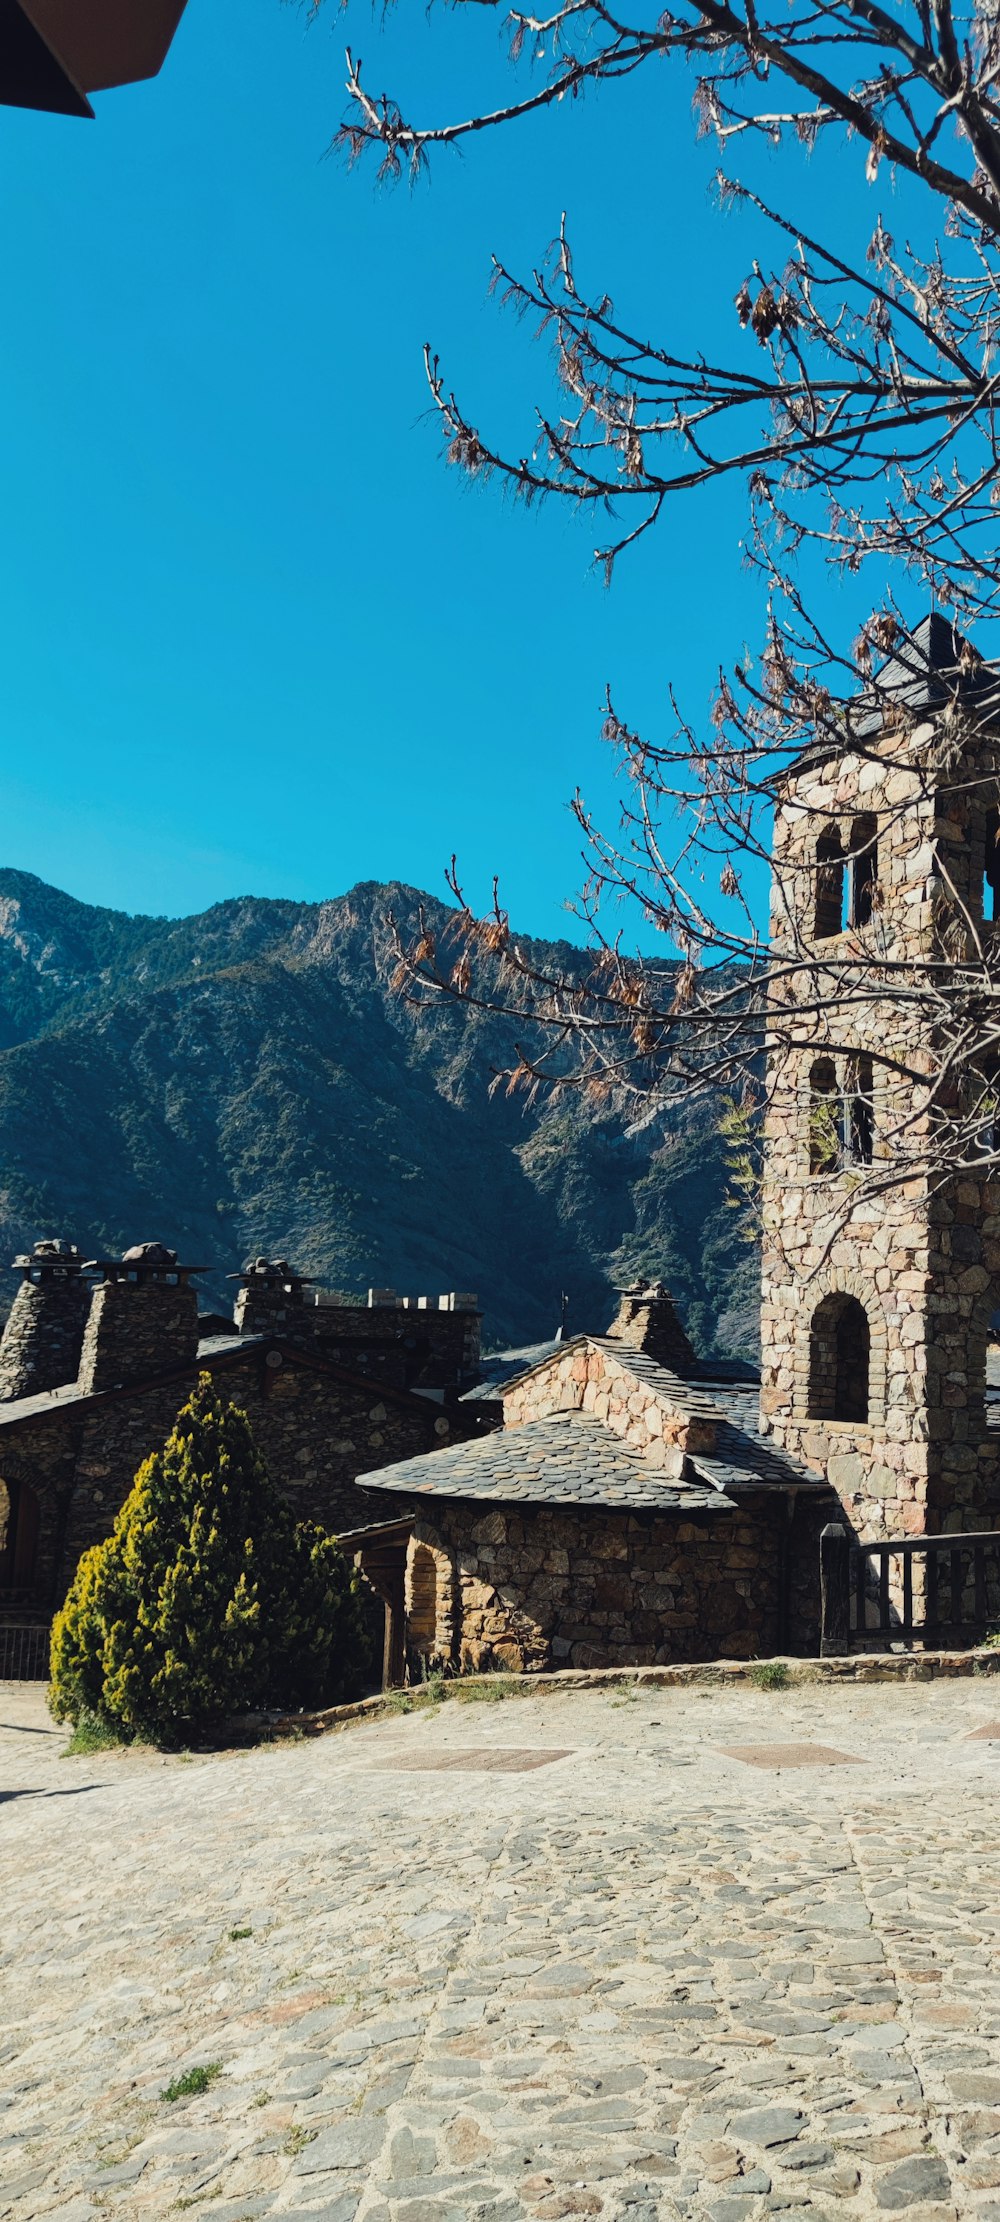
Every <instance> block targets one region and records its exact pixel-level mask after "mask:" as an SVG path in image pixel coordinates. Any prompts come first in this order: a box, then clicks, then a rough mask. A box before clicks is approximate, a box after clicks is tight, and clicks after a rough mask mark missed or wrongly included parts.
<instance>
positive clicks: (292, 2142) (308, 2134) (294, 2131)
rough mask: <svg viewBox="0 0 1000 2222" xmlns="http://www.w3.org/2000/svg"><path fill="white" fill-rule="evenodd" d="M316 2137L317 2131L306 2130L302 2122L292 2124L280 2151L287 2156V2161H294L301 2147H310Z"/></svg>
mask: <svg viewBox="0 0 1000 2222" xmlns="http://www.w3.org/2000/svg"><path fill="white" fill-rule="evenodd" d="M318 2136H319V2131H318V2130H316V2129H307V2128H306V2126H305V2123H304V2122H293V2124H292V2127H291V2129H290V2130H289V2132H288V2135H287V2137H286V2139H285V2142H284V2144H283V2145H282V2148H281V2150H282V2152H283V2153H287V2154H288V2158H289V2160H294V2159H295V2155H296V2153H300V2152H301V2151H302V2149H303V2146H305V2145H311V2144H312V2143H313V2141H314V2139H315V2138H316V2137H318Z"/></svg>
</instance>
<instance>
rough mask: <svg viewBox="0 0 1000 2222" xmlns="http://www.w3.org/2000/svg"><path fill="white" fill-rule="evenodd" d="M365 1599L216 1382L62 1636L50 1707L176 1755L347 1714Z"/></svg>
mask: <svg viewBox="0 0 1000 2222" xmlns="http://www.w3.org/2000/svg"><path fill="white" fill-rule="evenodd" d="M360 1590H361V1584H360V1577H358V1576H357V1575H355V1574H354V1572H353V1569H352V1568H351V1567H350V1566H349V1565H348V1563H347V1561H346V1559H345V1558H344V1556H343V1554H342V1552H341V1551H340V1550H339V1548H338V1546H337V1543H336V1540H335V1538H334V1537H333V1536H331V1535H327V1534H326V1532H325V1531H324V1530H323V1529H322V1528H319V1527H315V1526H313V1525H311V1524H308V1523H304V1522H299V1523H297V1522H296V1521H295V1519H294V1516H293V1514H292V1512H291V1511H290V1509H289V1507H288V1505H287V1504H286V1502H285V1499H284V1498H283V1497H282V1496H281V1494H280V1492H279V1491H278V1490H277V1489H276V1488H275V1487H274V1486H273V1484H272V1483H271V1481H270V1480H269V1478H268V1475H267V1472H266V1470H265V1467H264V1463H263V1460H262V1459H261V1457H260V1454H259V1452H258V1451H257V1449H256V1447H255V1444H254V1440H253V1435H252V1432H251V1428H250V1422H249V1420H248V1419H247V1416H246V1413H245V1412H241V1411H239V1410H237V1408H236V1407H235V1406H234V1405H232V1404H228V1403H224V1402H223V1401H222V1400H221V1399H220V1398H219V1397H218V1396H217V1395H216V1394H215V1391H214V1389H213V1386H212V1381H211V1377H210V1376H209V1375H208V1374H202V1376H201V1378H200V1380H199V1383H198V1387H197V1389H196V1390H195V1392H194V1395H193V1396H192V1397H191V1399H190V1401H189V1402H188V1403H187V1404H186V1405H185V1406H184V1408H183V1410H182V1411H181V1412H180V1413H179V1415H178V1418H177V1422H176V1425H175V1427H174V1429H173V1432H172V1434H171V1435H170V1436H169V1437H168V1439H167V1441H166V1443H165V1444H164V1446H163V1449H162V1450H159V1451H155V1452H154V1453H153V1456H152V1457H151V1458H147V1459H146V1461H145V1464H144V1465H142V1466H141V1467H140V1468H139V1472H138V1473H137V1475H136V1477H135V1481H134V1483H133V1486H132V1490H131V1493H130V1495H129V1496H128V1498H127V1499H126V1501H125V1503H124V1505H123V1506H122V1509H121V1511H120V1513H119V1515H118V1518H117V1520H116V1522H115V1526H114V1529H113V1531H112V1533H111V1535H110V1536H109V1537H108V1539H107V1541H106V1542H105V1543H99V1544H97V1545H95V1547H94V1548H93V1549H92V1550H90V1551H87V1552H85V1554H84V1556H83V1558H82V1559H81V1560H80V1564H79V1566H78V1568H77V1571H76V1576H75V1579H74V1581H73V1585H72V1587H71V1589H70V1592H69V1595H68V1597H67V1599H66V1603H65V1605H64V1606H63V1609H62V1611H61V1613H59V1614H58V1616H57V1618H56V1620H55V1623H54V1625H53V1629H52V1663H51V1682H50V1689H49V1704H50V1707H51V1709H52V1712H53V1713H54V1715H55V1717H56V1719H57V1720H67V1719H68V1720H71V1721H74V1722H77V1721H79V1720H80V1719H81V1717H82V1716H84V1715H89V1716H90V1717H91V1718H92V1719H94V1720H95V1721H105V1722H107V1723H109V1724H110V1725H114V1726H115V1727H117V1729H118V1731H119V1733H120V1734H122V1735H124V1736H125V1737H135V1736H144V1737H149V1738H151V1739H152V1740H153V1741H155V1742H160V1743H163V1742H178V1741H187V1740H189V1739H190V1738H191V1736H192V1735H197V1734H198V1733H203V1732H204V1731H205V1730H206V1729H207V1728H210V1727H211V1725H212V1724H213V1723H214V1722H217V1721H219V1720H220V1719H221V1718H223V1717H224V1716H225V1715H227V1714H231V1713H242V1712H248V1711H254V1710H256V1709H259V1708H263V1707H275V1706H280V1707H289V1708H291V1707H294V1706H303V1705H304V1706H308V1705H333V1704H336V1703H338V1702H339V1701H340V1700H341V1699H342V1698H345V1697H350V1696H354V1695H356V1694H357V1692H358V1691H359V1690H360V1689H361V1688H362V1687H363V1686H364V1683H365V1679H366V1675H367V1673H368V1671H369V1668H370V1663H371V1658H370V1638H369V1636H368V1634H367V1630H366V1626H365V1611H364V1604H363V1600H362V1596H361V1594H360Z"/></svg>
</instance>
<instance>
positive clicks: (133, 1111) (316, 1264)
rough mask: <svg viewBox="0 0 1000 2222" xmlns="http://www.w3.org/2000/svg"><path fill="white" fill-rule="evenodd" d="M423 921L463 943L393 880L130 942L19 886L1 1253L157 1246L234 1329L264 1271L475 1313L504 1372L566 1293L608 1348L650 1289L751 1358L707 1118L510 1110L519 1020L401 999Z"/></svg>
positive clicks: (435, 912)
mask: <svg viewBox="0 0 1000 2222" xmlns="http://www.w3.org/2000/svg"><path fill="white" fill-rule="evenodd" d="M421 906H422V907H423V909H424V911H425V912H426V914H427V915H428V917H429V919H430V922H431V923H432V925H433V926H434V927H435V930H436V931H437V932H438V933H441V932H442V931H446V929H447V926H448V922H449V916H450V915H451V914H449V912H448V911H447V910H446V908H445V907H444V906H443V905H442V904H439V903H435V902H434V901H433V900H431V899H430V898H428V897H425V896H421V895H420V894H418V893H417V892H416V891H415V890H414V889H412V888H407V887H402V886H399V885H395V884H393V885H387V886H382V885H379V884H377V883H374V882H366V883H364V884H363V885H361V886H358V887H355V888H353V889H352V890H351V892H350V893H349V894H347V895H343V896H340V897H337V898H335V899H334V900H332V901H330V902H325V903H317V904H310V903H293V902H279V901H263V900H258V899H256V898H253V897H245V898H240V899H238V900H234V901H232V902H226V903H219V904H217V905H215V907H214V908H213V909H211V910H209V911H205V912H204V913H203V914H202V915H201V916H199V917H195V918H183V919H166V918H144V917H138V918H131V917H127V916H125V915H124V914H123V913H121V912H118V911H112V910H103V909H98V908H95V907H92V906H90V905H88V904H86V903H79V902H76V901H74V900H73V898H72V897H70V896H68V895H63V894H61V893H59V891H58V890H57V889H55V888H51V887H47V886H46V885H45V884H44V882H43V881H41V880H38V879H34V878H33V877H31V875H30V874H28V873H24V872H16V871H2V870H0V1254H2V1252H3V1250H4V1249H6V1252H7V1254H8V1255H9V1256H11V1257H12V1256H13V1255H14V1252H15V1250H16V1249H21V1248H23V1247H24V1246H25V1244H27V1243H30V1242H31V1241H33V1240H34V1239H35V1238H36V1237H37V1236H39V1235H45V1234H61V1235H65V1236H68V1237H69V1238H71V1239H72V1240H74V1241H76V1242H78V1243H80V1244H81V1245H82V1246H83V1247H84V1248H85V1249H86V1250H87V1251H88V1252H89V1253H90V1254H107V1253H110V1254H115V1253H116V1252H118V1251H120V1250H121V1249H122V1248H124V1247H125V1246H126V1245H127V1244H129V1243H132V1242H137V1241H145V1240H149V1239H152V1238H158V1239H160V1240H163V1241H167V1242H169V1243H171V1244H172V1245H173V1246H174V1247H175V1248H176V1249H178V1250H179V1251H180V1253H181V1254H182V1256H183V1257H184V1258H185V1259H190V1260H191V1261H192V1262H193V1263H195V1264H201V1265H204V1266H205V1267H206V1268H208V1269H209V1270H208V1271H207V1272H206V1274H205V1278H204V1282H203V1286H204V1289H205V1292H206V1298H207V1300H208V1301H209V1302H214V1303H216V1304H219V1303H221V1302H223V1301H225V1300H226V1292H225V1279H224V1276H225V1275H226V1274H227V1273H228V1272H231V1271H233V1269H234V1268H235V1267H236V1266H237V1265H239V1263H240V1262H241V1260H242V1259H243V1258H244V1257H245V1256H247V1255H248V1254H250V1253H252V1252H257V1251H266V1252H268V1253H269V1254H272V1255H287V1256H289V1257H290V1258H291V1259H292V1260H293V1261H294V1263H295V1264H296V1266H297V1267H298V1269H299V1270H300V1271H303V1272H306V1273H309V1274H312V1275H314V1276H315V1277H316V1278H317V1279H319V1280H320V1281H322V1282H324V1283H325V1284H326V1285H328V1286H333V1287H339V1288H342V1289H346V1290H350V1291H355V1292H362V1291H364V1290H365V1289H366V1288H367V1287H368V1286H369V1285H375V1286H379V1287H381V1286H388V1287H395V1288H397V1289H399V1291H400V1292H401V1293H406V1294H420V1293H436V1292H437V1291H439V1290H442V1289H450V1288H454V1289H475V1290H477V1291H478V1293H479V1296H480V1299H481V1302H482V1304H483V1307H484V1313H485V1318H484V1339H485V1343H486V1346H487V1347H489V1346H490V1345H493V1346H497V1345H502V1344H504V1343H520V1342H528V1341H531V1340H535V1339H537V1338H540V1337H542V1336H544V1335H547V1334H550V1333H552V1332H554V1330H555V1328H556V1326H557V1325H558V1321H559V1305H560V1294H561V1292H562V1291H563V1290H565V1291H566V1292H567V1294H568V1297H569V1307H570V1308H569V1321H570V1326H571V1328H572V1327H573V1326H574V1325H577V1326H583V1325H585V1324H586V1325H589V1326H592V1327H595V1326H596V1327H601V1326H603V1325H604V1324H605V1321H606V1319H607V1318H608V1316H609V1314H610V1311H611V1309H612V1302H613V1300H612V1288H613V1285H614V1284H615V1282H617V1281H621V1280H622V1279H626V1278H632V1277H634V1275H635V1274H636V1273H638V1272H642V1273H649V1274H656V1275H659V1276H661V1277H662V1278H663V1279H665V1280H667V1281H668V1282H669V1283H670V1285H671V1286H672V1287H673V1289H674V1292H675V1294H676V1296H677V1298H678V1300H679V1302H680V1304H681V1307H682V1309H683V1310H684V1312H685V1315H686V1318H687V1321H688V1324H689V1328H690V1331H691V1333H692V1335H693V1337H694V1339H695V1341H696V1342H698V1343H699V1344H700V1345H701V1346H702V1347H703V1348H705V1349H709V1348H716V1349H719V1350H722V1351H725V1352H726V1353H731V1354H736V1355H747V1354H749V1353H750V1352H751V1351H752V1345H753V1337H754V1333H755V1324H756V1263H755V1260H754V1257H753V1253H752V1252H751V1251H749V1250H748V1249H747V1247H746V1246H745V1244H744V1243H743V1242H742V1241H741V1240H740V1238H739V1236H738V1235H737V1234H736V1232H735V1229H734V1221H735V1217H736V1215H735V1214H734V1213H733V1212H732V1211H730V1210H729V1209H728V1207H727V1205H726V1203H725V1190H726V1175H725V1165H724V1156H723V1150H722V1146H721V1144H720V1141H719V1138H718V1135H717V1133H716V1131H715V1120H714V1118H713V1116H712V1114H711V1112H710V1111H709V1110H707V1109H705V1108H704V1107H700V1108H698V1110H697V1111H694V1110H693V1111H692V1112H691V1113H689V1114H688V1115H687V1116H686V1117H684V1118H678V1117H675V1116H674V1117H670V1118H666V1117H664V1116H662V1115H657V1116H655V1117H653V1118H649V1119H647V1120H645V1122H643V1123H641V1124H639V1125H636V1126H633V1127H627V1126H625V1125H623V1124H622V1122H621V1120H620V1119H618V1118H617V1117H615V1116H613V1115H612V1114H611V1113H610V1112H608V1111H606V1110H605V1111H595V1110H594V1109H593V1108H592V1107H590V1106H588V1105H587V1104H586V1103H585V1102H584V1101H583V1100H582V1099H581V1098H579V1097H577V1096H576V1095H568V1094H566V1095H556V1096H554V1097H550V1098H549V1099H548V1100H547V1101H542V1102H536V1103H534V1104H531V1105H529V1104H527V1103H526V1102H525V1101H524V1100H523V1099H518V1098H516V1097H515V1098H510V1097H508V1096H506V1095H505V1094H504V1093H503V1091H498V1092H497V1093H496V1094H495V1095H491V1094H490V1079H491V1075H492V1073H493V1072H494V1070H495V1069H496V1068H497V1066H500V1065H505V1064H507V1063H509V1062H510V1061H511V1057H512V1033H511V1028H510V1024H509V1022H507V1021H504V1020H502V1019H500V1018H498V1017H496V1016H494V1015H493V1014H491V1013H482V1012H477V1011H474V1010H472V1009H470V1008H468V1007H466V1006H456V1005H453V1004H436V1005H435V1006H433V1007H432V1008H427V1007H426V1006H424V1007H418V1006H416V1005H414V1004H413V1003H412V1002H409V1001H407V1000H406V999H405V998H404V997H402V996H400V995H399V994H398V993H396V992H394V991H393V988H392V986H391V973H392V956H391V936H390V929H389V927H388V924H387V914H388V913H389V912H390V911H391V912H394V913H395V915H396V917H397V918H398V919H399V920H400V923H401V925H402V927H403V929H404V932H405V931H406V930H407V929H408V928H411V927H413V926H415V923H416V919H417V914H418V911H419V910H420V908H421ZM527 946H529V947H530V948H531V949H532V951H533V953H534V955H535V956H536V958H537V959H538V960H540V961H543V962H545V961H547V962H549V963H557V962H561V963H570V964H571V963H573V962H580V961H581V959H580V954H579V952H578V951H573V950H572V949H571V948H570V947H569V945H568V944H547V943H540V942H536V943H532V944H529V945H527ZM10 1288H11V1291H12V1289H13V1282H11V1284H10Z"/></svg>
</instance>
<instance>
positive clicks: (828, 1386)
mask: <svg viewBox="0 0 1000 2222" xmlns="http://www.w3.org/2000/svg"><path fill="white" fill-rule="evenodd" d="M870 1370H871V1330H870V1328H869V1325H868V1314H867V1312H866V1311H865V1308H864V1305H863V1304H859V1302H858V1299H857V1297H856V1296H847V1295H844V1294H841V1293H839V1292H838V1293H836V1294H834V1295H831V1296H824V1298H823V1301H822V1303H821V1304H817V1306H816V1310H815V1311H814V1313H813V1316H812V1320H811V1322H810V1326H809V1418H810V1419H812V1420H854V1421H855V1422H856V1423H857V1424H858V1425H859V1426H865V1425H867V1421H868V1406H869V1393H870V1392H869V1374H870Z"/></svg>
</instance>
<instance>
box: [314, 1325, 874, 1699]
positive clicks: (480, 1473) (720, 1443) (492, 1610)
mask: <svg viewBox="0 0 1000 2222" xmlns="http://www.w3.org/2000/svg"><path fill="white" fill-rule="evenodd" d="M499 1396H500V1398H501V1400H502V1405H503V1427H502V1429H501V1430H500V1431H499V1432H496V1433H491V1434H489V1435H487V1436H485V1437H483V1438H482V1439H480V1440H479V1441H469V1442H466V1443H462V1444H455V1445H452V1446H449V1447H448V1448H447V1449H442V1450H438V1451H436V1452H435V1453H434V1454H433V1455H432V1456H431V1457H429V1458H417V1459H408V1460H405V1461H403V1462H402V1463H399V1464H394V1465H391V1466H386V1467H380V1468H379V1469H378V1470H376V1471H375V1472H372V1473H370V1474H366V1475H365V1476H364V1477H363V1478H362V1481H361V1493H362V1494H365V1495H367V1494H368V1492H369V1491H371V1492H373V1494H375V1495H376V1498H381V1500H382V1502H383V1503H384V1502H385V1501H386V1499H387V1498H388V1497H390V1496H392V1497H396V1498H397V1499H398V1498H399V1497H402V1498H404V1499H405V1500H407V1502H406V1505H405V1506H401V1507H400V1512H399V1515H398V1516H397V1517H396V1519H395V1520H393V1521H391V1522H387V1521H386V1518H385V1514H384V1513H381V1512H380V1513H379V1514H378V1517H377V1518H374V1508H373V1524H372V1525H370V1526H369V1528H368V1529H367V1530H366V1531H362V1532H360V1533H359V1534H357V1535H356V1536H353V1537H352V1536H348V1537H346V1538H345V1544H353V1546H354V1548H355V1550H356V1551H357V1553H358V1557H359V1563H360V1564H361V1566H362V1567H363V1569H364V1570H365V1572H366V1573H367V1574H368V1576H369V1579H370V1580H371V1582H372V1584H373V1586H374V1587H375V1588H377V1590H378V1591H379V1594H380V1595H381V1596H382V1597H383V1599H384V1600H385V1603H386V1606H387V1609H388V1611H389V1615H390V1622H391V1627H390V1640H389V1644H388V1648H387V1664H388V1667H389V1673H390V1678H391V1679H395V1678H401V1676H402V1673H403V1671H404V1659H405V1655H406V1654H408V1671H409V1673H410V1674H411V1675H415V1674H419V1672H420V1671H421V1661H423V1662H424V1664H425V1665H426V1664H434V1663H438V1664H442V1665H446V1666H449V1667H457V1668H467V1669H476V1668H487V1669H492V1668H500V1667H504V1668H509V1669H512V1670H514V1671H516V1672H523V1671H527V1672H538V1671H544V1670H545V1669H546V1668H552V1667H556V1666H560V1665H566V1666H595V1665H629V1664H640V1665H641V1664H647V1663H648V1664H652V1663H654V1662H657V1661H661V1660H676V1659H705V1658H714V1657H723V1658H750V1657H753V1656H755V1655H757V1654H759V1653H763V1654H765V1655H766V1654H767V1653H768V1652H775V1651H779V1650H787V1649H790V1648H791V1649H795V1650H804V1651H809V1650H814V1649H816V1648H817V1645H818V1635H819V1629H818V1610H819V1596H818V1582H817V1569H818V1560H819V1534H820V1529H821V1527H822V1526H823V1524H824V1522H825V1521H827V1520H828V1519H829V1518H830V1516H831V1511H832V1509H834V1500H833V1499H832V1498H831V1495H830V1491H829V1489H828V1488H827V1486H826V1484H825V1483H824V1482H823V1481H822V1480H821V1479H819V1478H818V1477H817V1476H816V1475H814V1474H812V1473H810V1472H809V1470H808V1468H806V1467H805V1466H804V1465H802V1464H801V1463H800V1462H798V1461H796V1460H795V1459H793V1458H791V1457H790V1456H789V1455H788V1454H787V1453H785V1452H782V1451H778V1450H776V1449H775V1448H774V1447H773V1446H772V1445H769V1444H768V1443H767V1442H766V1441H765V1440H764V1439H763V1437H762V1436H761V1433H760V1430H759V1425H758V1388H757V1383H756V1379H755V1376H754V1375H753V1372H752V1369H750V1368H748V1367H744V1366H739V1365H732V1366H725V1365H715V1366H713V1365H710V1364H699V1362H698V1360H697V1358H696V1357H695V1354H694V1351H693V1350H692V1349H691V1346H690V1344H689V1342H688V1340H687V1337H686V1335H685V1334H684V1332H683V1329H682V1327H681V1325H680V1322H679V1320H678V1318H677V1314H676V1312H675V1310H674V1306H673V1303H672V1301H671V1299H670V1297H669V1295H668V1294H667V1292H666V1290H665V1289H663V1288H662V1287H661V1286H659V1285H657V1286H656V1287H654V1288H650V1289H635V1290H630V1291H627V1292H626V1293H625V1294H624V1296H623V1298H622V1302H621V1305H620V1308H619V1312H618V1316H617V1318H616V1319H615V1321H614V1323H613V1325H612V1327H611V1329H610V1330H609V1332H608V1334H607V1335H578V1336H575V1337H574V1338H573V1339H572V1340H571V1341H570V1342H567V1343H565V1344H562V1345H558V1346H553V1348H552V1349H551V1350H550V1351H549V1353H548V1354H547V1355H546V1356H544V1357H543V1358H542V1359H541V1361H540V1362H539V1363H537V1364H536V1365H534V1366H533V1367H532V1368H531V1370H530V1371H528V1372H526V1373H522V1374H520V1375H519V1376H516V1377H515V1378H514V1379H513V1380H510V1381H508V1382H506V1383H503V1382H501V1384H500V1385H499Z"/></svg>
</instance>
